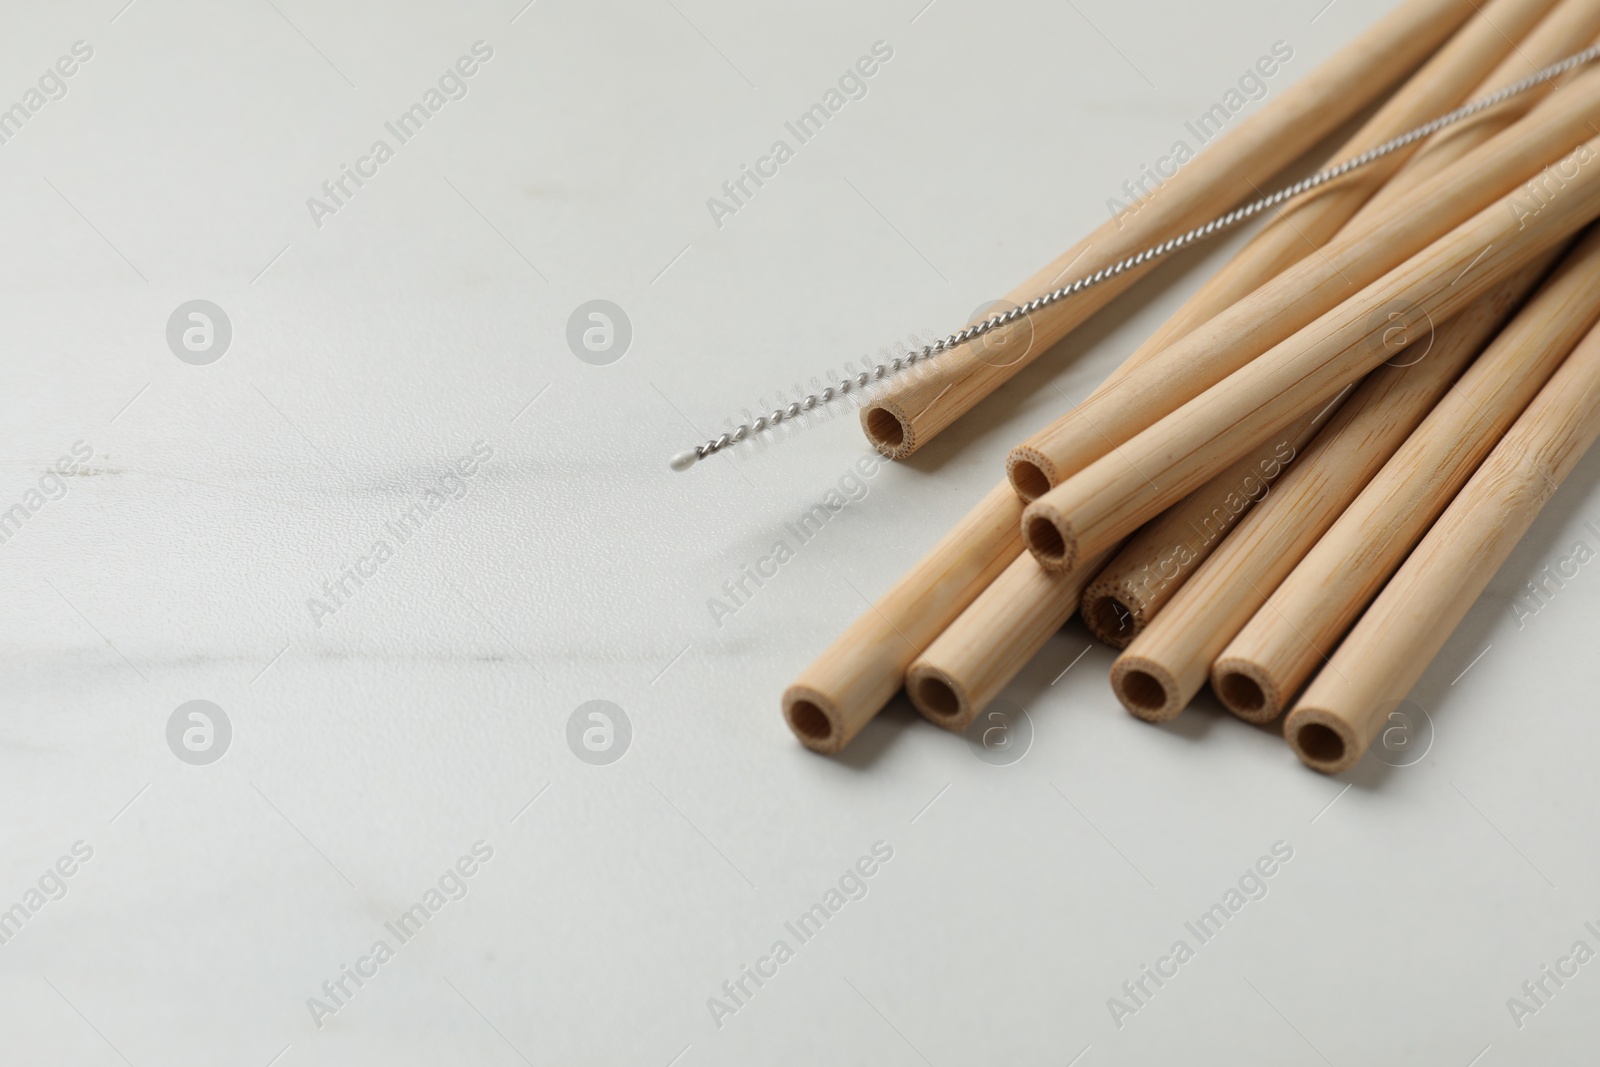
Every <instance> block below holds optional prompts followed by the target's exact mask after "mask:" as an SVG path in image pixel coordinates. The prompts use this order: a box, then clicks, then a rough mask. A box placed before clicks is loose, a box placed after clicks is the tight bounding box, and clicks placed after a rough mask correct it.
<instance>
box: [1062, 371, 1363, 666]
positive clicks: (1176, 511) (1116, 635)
mask: <svg viewBox="0 0 1600 1067" xmlns="http://www.w3.org/2000/svg"><path fill="white" fill-rule="evenodd" d="M1338 408H1339V404H1338V401H1337V400H1336V401H1334V402H1333V403H1330V404H1327V405H1325V406H1324V408H1323V410H1322V411H1320V412H1316V413H1314V414H1312V415H1308V416H1306V417H1305V418H1303V419H1300V420H1299V421H1297V422H1296V423H1295V424H1294V425H1292V426H1290V427H1289V428H1288V429H1287V430H1285V431H1284V432H1283V433H1282V434H1280V435H1277V436H1275V437H1274V438H1273V439H1271V440H1269V441H1268V442H1266V443H1265V444H1262V445H1259V446H1257V447H1256V448H1255V449H1254V450H1253V451H1252V452H1251V453H1250V455H1248V456H1246V457H1245V458H1244V459H1242V460H1240V461H1239V462H1237V463H1235V464H1234V465H1233V466H1232V467H1229V468H1228V469H1227V470H1226V471H1224V472H1223V473H1222V474H1219V475H1218V476H1217V477H1215V478H1213V479H1211V481H1209V482H1207V483H1206V484H1205V485H1203V486H1201V487H1200V488H1199V489H1197V490H1195V491H1194V492H1193V493H1191V494H1189V495H1188V496H1186V497H1184V498H1183V499H1182V500H1180V501H1179V502H1178V503H1176V504H1174V505H1173V506H1172V507H1170V508H1168V509H1167V510H1166V511H1163V512H1162V513H1161V514H1160V515H1157V516H1156V517H1155V518H1154V519H1152V520H1150V521H1149V522H1147V523H1145V525H1144V526H1142V527H1140V529H1139V532H1138V533H1136V534H1134V535H1133V537H1132V538H1131V539H1130V540H1129V541H1128V543H1127V544H1126V545H1124V546H1123V547H1122V549H1121V551H1119V552H1118V553H1117V554H1116V556H1115V557H1114V558H1113V559H1112V560H1111V562H1110V563H1108V564H1106V565H1105V567H1103V568H1101V569H1100V572H1099V573H1098V574H1096V575H1095V577H1094V580H1093V581H1092V582H1090V583H1089V584H1088V586H1087V587H1086V588H1085V589H1084V591H1083V598H1082V604H1081V609H1082V611H1083V622H1084V625H1085V626H1087V627H1088V628H1089V632H1090V633H1092V634H1094V635H1095V636H1096V637H1098V638H1099V639H1100V640H1101V641H1103V642H1105V643H1106V644H1108V645H1110V646H1111V647H1112V648H1127V647H1128V642H1130V641H1132V640H1133V639H1134V638H1135V637H1137V636H1138V635H1139V633H1140V632H1141V631H1143V630H1144V628H1145V627H1146V626H1148V625H1149V624H1150V621H1151V620H1152V619H1154V618H1155V617H1156V613H1157V612H1159V611H1161V610H1162V609H1163V608H1164V607H1165V606H1166V604H1167V602H1168V601H1170V600H1171V599H1172V598H1173V596H1174V595H1176V594H1177V592H1178V590H1179V589H1181V588H1182V587H1183V584H1184V581H1185V579H1186V578H1188V576H1189V575H1190V574H1192V573H1194V570H1195V568H1196V567H1198V566H1199V565H1200V563H1201V562H1203V561H1204V560H1205V559H1206V557H1208V556H1209V555H1210V554H1211V553H1212V552H1213V551H1214V550H1215V549H1216V547H1217V546H1218V545H1220V544H1223V543H1224V542H1223V538H1224V537H1226V536H1227V535H1228V531H1230V530H1232V529H1233V528H1234V526H1235V525H1236V524H1237V523H1238V522H1239V520H1240V519H1241V518H1242V517H1243V516H1245V515H1246V514H1248V513H1249V511H1250V509H1251V507H1252V505H1254V504H1255V503H1256V502H1257V501H1258V500H1261V499H1263V498H1265V497H1267V495H1268V493H1269V492H1270V490H1271V489H1272V488H1273V484H1274V483H1275V482H1276V481H1277V480H1278V479H1279V478H1280V477H1281V476H1282V475H1283V473H1284V472H1285V471H1286V470H1288V469H1289V465H1290V463H1292V462H1294V461H1295V460H1296V457H1297V456H1299V455H1300V453H1301V452H1303V451H1304V450H1305V448H1306V446H1307V445H1308V444H1309V443H1310V442H1311V439H1312V438H1313V437H1314V436H1315V435H1316V433H1317V431H1318V430H1320V429H1321V428H1322V426H1323V424H1324V423H1326V422H1327V421H1328V419H1329V418H1330V417H1332V415H1333V414H1334V412H1335V411H1336V410H1338Z"/></svg>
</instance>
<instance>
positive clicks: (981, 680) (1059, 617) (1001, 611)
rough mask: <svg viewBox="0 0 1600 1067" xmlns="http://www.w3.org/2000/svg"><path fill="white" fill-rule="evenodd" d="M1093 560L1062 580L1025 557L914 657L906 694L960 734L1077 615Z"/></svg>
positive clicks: (933, 719) (932, 718) (930, 716)
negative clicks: (1079, 598)
mask: <svg viewBox="0 0 1600 1067" xmlns="http://www.w3.org/2000/svg"><path fill="white" fill-rule="evenodd" d="M1104 561H1105V560H1104V557H1102V558H1101V559H1099V560H1094V561H1091V562H1090V563H1089V564H1088V565H1087V566H1084V567H1080V568H1078V569H1077V570H1075V571H1071V572H1069V573H1066V574H1050V573H1048V572H1046V571H1044V570H1041V569H1040V567H1039V564H1038V563H1036V562H1034V559H1033V557H1032V556H1030V555H1028V554H1027V553H1026V552H1024V553H1022V554H1020V555H1019V556H1018V557H1017V558H1016V559H1015V560H1013V561H1012V563H1011V566H1009V567H1007V568H1006V569H1005V572H1004V573H1003V574H1001V575H1000V577H998V578H996V579H995V580H994V584H993V585H991V586H989V588H987V589H985V590H984V591H983V592H982V593H980V594H979V595H978V599H977V600H974V601H973V602H972V606H971V607H969V608H967V610H966V611H963V612H962V613H961V615H960V616H959V617H957V618H956V620H955V621H954V622H952V623H951V624H950V625H949V627H947V628H946V629H945V631H944V633H942V634H940V635H939V636H938V638H937V639H936V640H935V641H934V642H933V644H931V645H929V646H928V650H927V651H926V652H924V653H923V654H922V655H920V656H918V657H917V658H916V659H915V660H914V661H913V662H912V664H911V668H910V670H908V671H907V672H906V695H907V696H909V697H910V698H911V703H912V704H913V705H915V706H916V709H917V710H918V711H920V712H922V714H923V715H924V716H926V717H927V718H928V719H929V721H931V722H933V723H936V724H937V725H939V726H943V727H944V728H945V729H947V730H954V731H956V732H958V733H959V732H960V731H962V730H965V729H966V728H967V727H968V726H970V725H972V720H973V719H975V718H977V717H978V713H979V712H980V711H982V710H983V709H984V708H985V707H986V706H988V704H989V701H991V700H993V699H994V698H995V697H996V696H998V695H999V693H1000V690H1002V689H1004V688H1005V687H1006V685H1007V684H1008V683H1009V682H1010V681H1011V679H1012V678H1015V677H1016V676H1017V672H1018V671H1020V670H1022V668H1023V667H1025V666H1027V664H1028V661H1029V660H1031V659H1032V658H1033V657H1034V654H1035V653H1037V652H1038V651H1039V650H1040V649H1041V648H1043V647H1044V646H1045V642H1047V641H1049V640H1050V635H1051V634H1054V633H1055V632H1056V631H1057V630H1059V629H1061V627H1062V626H1063V625H1064V624H1065V623H1066V621H1067V619H1069V618H1071V616H1072V613H1073V612H1074V611H1076V610H1077V609H1078V595H1079V593H1080V592H1082V590H1083V586H1084V583H1086V582H1087V581H1088V580H1089V579H1090V578H1092V577H1093V576H1094V572H1095V570H1096V566H1095V564H1097V563H1103V562H1104Z"/></svg>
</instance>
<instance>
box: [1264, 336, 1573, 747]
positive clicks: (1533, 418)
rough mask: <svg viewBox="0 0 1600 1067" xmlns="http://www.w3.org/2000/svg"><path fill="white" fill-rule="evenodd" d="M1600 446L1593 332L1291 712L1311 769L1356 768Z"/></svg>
mask: <svg viewBox="0 0 1600 1067" xmlns="http://www.w3.org/2000/svg"><path fill="white" fill-rule="evenodd" d="M1596 436H1600V333H1596V332H1593V331H1591V332H1590V334H1589V336H1588V337H1586V338H1585V339H1584V340H1583V342H1582V343H1581V344H1579V345H1578V347H1577V348H1576V349H1575V350H1574V351H1573V353H1572V354H1571V355H1570V356H1569V357H1568V358H1567V360H1566V362H1565V363H1563V364H1562V366H1561V369H1560V370H1558V371H1556V373H1555V376H1554V377H1552V378H1551V379H1550V382H1549V384H1548V385H1546V386H1545V387H1544V388H1543V389H1542V390H1540V391H1539V395H1538V396H1537V397H1536V398H1535V399H1534V401H1533V402H1532V403H1531V404H1529V405H1528V408H1527V410H1526V411H1524V412H1523V414H1522V417H1521V418H1519V419H1518V420H1517V421H1516V424H1515V425H1513V426H1512V427H1511V429H1510V431H1509V432H1507V434H1506V435H1505V438H1504V439H1503V440H1502V441H1501V442H1500V443H1499V444H1498V445H1496V446H1495V449H1494V451H1493V452H1491V453H1490V454H1489V457H1488V459H1486V460H1484V462H1483V465H1482V466H1481V467H1479V468H1478V470H1477V472H1476V473H1475V474H1473V476H1472V479H1471V481H1469V482H1467V484H1466V487H1465V488H1463V489H1462V491H1461V493H1460V495H1459V496H1457V497H1456V499H1455V500H1454V501H1452V502H1451V504H1450V506H1449V507H1448V508H1447V509H1446V510H1445V512H1444V514H1443V515H1441V516H1440V517H1439V521H1438V522H1437V523H1436V524H1434V526H1433V528H1432V529H1431V530H1429V531H1428V534H1427V536H1426V537H1424V538H1423V539H1422V542H1421V543H1420V544H1419V545H1418V546H1417V548H1416V551H1414V552H1412V553H1411V555H1410V557H1409V558H1408V559H1407V560H1406V561H1405V564H1404V566H1402V567H1401V568H1400V570H1399V571H1398V572H1397V573H1396V574H1395V576H1394V578H1393V579H1391V580H1390V582H1389V584H1388V586H1387V587H1386V588H1385V589H1384V590H1383V592H1382V594H1381V595H1379V597H1378V599H1377V600H1376V601H1375V602H1374V603H1373V605H1372V607H1371V608H1369V609H1368V610H1367V612H1366V614H1365V615H1363V616H1362V618H1361V621H1360V622H1359V623H1357V624H1356V626H1355V629H1353V630H1352V631H1351V632H1350V636H1349V637H1347V638H1345V640H1344V643H1343V644H1341V645H1340V646H1339V650H1338V651H1337V652H1336V653H1334V656H1333V659H1332V660H1330V661H1329V663H1328V665H1327V666H1326V667H1324V668H1323V669H1322V670H1321V671H1320V672H1318V674H1317V677H1316V680H1315V681H1313V682H1312V683H1311V685H1310V687H1308V688H1307V690H1306V693H1305V696H1304V697H1302V698H1301V700H1300V702H1299V703H1298V704H1297V705H1296V707H1295V709H1294V710H1293V711H1292V712H1290V713H1289V718H1288V719H1287V720H1286V722H1285V723H1284V731H1285V734H1286V736H1287V737H1288V739H1289V744H1290V745H1291V746H1292V747H1293V748H1294V751H1295V755H1297V756H1299V757H1300V759H1301V760H1302V761H1303V762H1304V763H1305V764H1306V765H1307V766H1308V767H1311V768H1313V769H1314V770H1318V771H1322V772H1324V773H1326V774H1337V773H1339V772H1340V771H1343V770H1347V769H1348V768H1350V767H1352V766H1354V765H1355V763H1356V761H1357V760H1359V759H1360V758H1361V756H1362V754H1363V753H1364V752H1365V751H1366V749H1367V746H1368V745H1369V744H1371V743H1372V739H1373V737H1375V736H1376V735H1377V733H1378V732H1379V731H1380V730H1381V729H1382V728H1383V725H1384V723H1385V722H1386V721H1387V715H1386V712H1387V711H1388V710H1390V709H1392V708H1393V706H1394V703H1393V702H1395V701H1398V700H1401V699H1403V698H1404V697H1405V695H1406V694H1407V693H1408V692H1410V691H1411V688H1412V686H1414V685H1415V684H1416V682H1417V679H1419V678H1421V677H1422V673H1423V671H1425V670H1427V668H1428V664H1429V663H1431V662H1432V661H1433V658H1434V656H1436V655H1438V653H1439V649H1441V648H1442V647H1444V643H1445V641H1446V640H1448V639H1449V637H1450V634H1451V632H1452V631H1453V630H1454V629H1455V628H1456V626H1457V625H1458V624H1459V623H1460V622H1461V619H1462V617H1463V616H1465V615H1466V613H1467V610H1468V609H1469V608H1471V607H1472V604H1473V601H1475V600H1477V598H1478V596H1479V594H1481V593H1482V592H1483V590H1484V587H1485V586H1487V585H1488V584H1489V580H1490V579H1491V578H1492V577H1493V576H1494V573H1495V571H1497V570H1498V569H1499V568H1500V566H1501V564H1503V563H1504V562H1505V561H1506V557H1507V556H1509V555H1510V554H1511V550H1512V549H1513V548H1515V547H1516V544H1517V542H1518V541H1519V540H1521V539H1522V535H1523V534H1525V533H1526V532H1527V531H1528V527H1530V526H1531V525H1533V520H1534V519H1535V518H1536V517H1537V516H1538V514H1539V510H1540V509H1541V508H1542V507H1543V506H1544V504H1545V502H1546V501H1547V500H1549V499H1550V497H1551V496H1552V495H1553V494H1554V493H1555V491H1556V488H1557V487H1558V486H1559V485H1560V484H1561V482H1562V481H1563V480H1564V479H1565V478H1566V476H1567V475H1568V474H1569V473H1570V472H1571V471H1572V468H1573V467H1574V466H1576V465H1577V462H1578V460H1579V459H1580V458H1582V456H1583V454H1584V452H1585V451H1587V450H1588V448H1589V446H1590V445H1592V444H1593V443H1594V440H1595V437H1596Z"/></svg>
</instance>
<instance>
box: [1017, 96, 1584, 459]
mask: <svg viewBox="0 0 1600 1067" xmlns="http://www.w3.org/2000/svg"><path fill="white" fill-rule="evenodd" d="M1597 111H1600V67H1596V68H1593V69H1590V70H1587V71H1585V73H1584V74H1583V75H1582V76H1581V77H1579V78H1577V79H1575V80H1573V81H1572V82H1571V83H1569V84H1568V85H1566V86H1564V87H1563V88H1562V89H1561V90H1560V91H1559V92H1557V93H1555V94H1553V95H1552V96H1550V97H1549V98H1548V99H1546V100H1545V101H1544V103H1542V104H1540V105H1539V106H1538V107H1537V108H1535V109H1534V110H1533V111H1531V112H1529V114H1528V115H1527V116H1526V117H1525V118H1523V119H1522V120H1521V121H1520V122H1517V123H1515V124H1513V125H1512V126H1510V127H1508V128H1507V129H1506V130H1504V131H1503V132H1502V133H1500V134H1499V135H1497V136H1496V137H1494V138H1492V139H1491V140H1489V141H1486V142H1485V143H1484V144H1482V145H1480V146H1479V147H1478V148H1477V149H1475V150H1474V151H1472V152H1470V153H1468V154H1467V155H1466V156H1464V157H1463V158H1462V159H1460V160H1458V161H1457V162H1456V163H1455V164H1454V165H1452V166H1451V167H1448V168H1446V169H1445V170H1443V171H1441V172H1440V173H1438V174H1436V175H1434V176H1433V177H1432V178H1429V179H1427V180H1426V181H1424V182H1422V183H1421V184H1420V185H1418V186H1416V187H1415V188H1413V189H1412V190H1411V191H1410V192H1409V193H1407V194H1406V195H1405V196H1404V197H1402V198H1400V199H1399V200H1398V201H1396V202H1395V204H1393V205H1392V206H1391V208H1390V209H1389V210H1388V211H1387V212H1385V213H1383V214H1381V215H1378V216H1375V217H1374V218H1372V219H1371V220H1370V221H1369V222H1368V224H1367V225H1366V226H1365V228H1362V229H1350V228H1347V229H1346V231H1345V232H1343V233H1341V234H1339V235H1338V236H1337V237H1335V238H1334V239H1333V240H1332V241H1330V242H1329V243H1328V244H1327V246H1326V247H1325V248H1324V249H1323V250H1322V252H1321V254H1319V255H1315V256H1308V257H1307V258H1305V259H1303V260H1301V261H1300V262H1299V263H1296V264H1295V265H1294V266H1292V267H1290V268H1289V269H1288V270H1286V271H1284V272H1283V273H1282V274H1280V275H1278V276H1277V277H1276V278H1274V279H1273V280H1272V281H1270V282H1268V283H1267V284H1265V285H1263V286H1262V287H1261V288H1259V289H1257V290H1256V291H1255V292H1253V293H1251V294H1250V295H1249V296H1247V297H1245V298H1244V299H1243V300H1241V301H1239V302H1238V303H1236V304H1234V305H1233V306H1231V307H1229V308H1228V309H1227V310H1226V311H1223V312H1222V313H1221V314H1219V315H1217V316H1216V317H1214V318H1213V319H1211V320H1210V321H1209V322H1207V323H1205V324H1204V325H1203V326H1200V327H1199V328H1198V329H1196V330H1194V331H1193V332H1191V333H1189V334H1188V335H1187V336H1185V337H1183V338H1182V339H1181V340H1179V341H1177V342H1175V343H1173V344H1172V345H1169V346H1168V347H1167V348H1165V349H1163V350H1162V351H1161V352H1159V353H1157V354H1156V355H1154V356H1153V357H1151V358H1150V359H1148V360H1146V361H1145V362H1144V363H1143V364H1141V365H1140V367H1139V368H1138V370H1137V371H1136V372H1130V373H1127V374H1124V375H1122V376H1121V377H1120V378H1119V379H1118V380H1117V381H1114V382H1108V383H1107V385H1106V387H1105V388H1103V389H1101V390H1098V391H1097V392H1096V394H1095V395H1094V396H1092V397H1090V398H1088V399H1086V400H1084V401H1083V402H1082V403H1080V404H1078V405H1077V407H1075V408H1073V409H1072V410H1071V411H1070V412H1068V413H1067V414H1066V415H1064V416H1063V417H1062V418H1060V419H1058V420H1057V421H1056V422H1054V423H1052V424H1051V425H1050V426H1049V427H1047V428H1046V429H1045V430H1044V431H1043V432H1042V433H1040V434H1037V435H1035V436H1034V437H1033V438H1032V439H1031V445H1030V447H1029V448H1028V449H1027V450H1026V454H1025V455H1019V456H1014V457H1013V460H1014V462H1013V463H1012V464H1011V466H1012V474H1013V476H1014V477H1015V478H1016V479H1017V480H1018V481H1019V482H1020V481H1022V480H1023V479H1022V476H1021V473H1020V472H1021V471H1022V470H1023V469H1024V468H1023V463H1024V462H1026V463H1028V464H1031V465H1032V467H1033V468H1034V470H1033V471H1032V472H1030V473H1028V474H1027V478H1028V479H1036V480H1037V481H1038V483H1039V487H1041V488H1042V487H1043V485H1044V484H1049V485H1051V486H1058V485H1060V484H1061V483H1062V482H1063V481H1064V480H1065V479H1066V478H1067V477H1068V476H1069V475H1072V474H1074V473H1076V472H1078V471H1080V470H1082V469H1084V468H1085V467H1087V466H1088V465H1089V464H1090V463H1092V462H1093V461H1095V460H1097V459H1099V458H1100V457H1101V456H1103V455H1105V454H1106V453H1108V452H1110V451H1111V450H1112V449H1113V448H1115V447H1117V446H1118V445H1120V444H1122V443H1123V442H1125V441H1127V440H1128V439H1129V438H1131V437H1132V436H1133V435H1134V434H1136V433H1138V432H1139V431H1140V430H1143V429H1145V428H1146V427H1147V426H1149V425H1150V424H1151V423H1153V422H1154V421H1155V420H1156V419H1158V418H1160V417H1162V416H1163V415H1165V414H1167V413H1169V412H1171V411H1175V410H1176V409H1177V408H1178V407H1180V406H1181V405H1182V404H1184V403H1186V402H1187V401H1189V400H1191V399H1193V398H1194V397H1196V396H1198V395H1200V394H1201V393H1202V392H1204V391H1205V390H1206V389H1208V388H1210V387H1211V386H1213V385H1215V384H1216V383H1217V382H1219V381H1221V380H1222V379H1223V378H1225V377H1226V376H1227V375H1229V374H1231V373H1232V372H1233V371H1235V370H1237V369H1239V367H1241V366H1243V365H1244V364H1245V363H1247V362H1249V361H1250V360H1251V359H1254V358H1255V357H1256V356H1257V355H1259V354H1260V353H1262V352H1265V351H1266V350H1267V349H1269V348H1271V347H1272V346H1273V345H1276V344H1278V343H1279V342H1281V341H1283V340H1284V339H1285V338H1287V337H1288V336H1290V335H1291V334H1293V333H1294V332H1295V331H1297V330H1299V329H1301V328H1302V327H1304V326H1306V325H1307V324H1308V323H1310V322H1311V321H1312V320H1314V319H1315V318H1317V316H1319V315H1322V314H1324V313H1325V312H1327V311H1328V310H1329V309H1331V308H1333V307H1335V306H1337V305H1338V304H1339V303H1340V302H1342V301H1344V300H1345V299H1347V298H1348V297H1349V296H1350V295H1351V293H1352V292H1354V291H1355V290H1357V289H1359V288H1361V287H1362V286H1365V285H1367V284H1369V283H1371V282H1372V281H1374V280H1376V279H1377V278H1379V277H1381V276H1382V275H1383V274H1384V273H1386V272H1387V271H1389V270H1392V269H1393V268H1394V267H1395V266H1397V265H1399V264H1400V263H1402V262H1404V261H1405V260H1406V259H1407V258H1409V257H1410V256H1412V255H1414V254H1416V253H1417V252H1418V251H1420V250H1421V249H1423V248H1425V247H1427V245H1428V244H1429V243H1430V242H1432V241H1435V240H1437V239H1438V238H1439V237H1441V236H1442V235H1444V234H1445V233H1448V232H1449V231H1450V230H1451V229H1452V228H1454V227H1455V226H1457V225H1459V224H1460V223H1461V222H1462V221H1464V220H1465V219H1467V218H1468V217H1470V216H1471V215H1472V214H1473V213H1474V212H1476V211H1478V210H1480V209H1481V208H1483V207H1485V206H1486V205H1488V204H1491V203H1494V202H1495V201H1496V200H1499V199H1501V198H1502V197H1504V196H1506V195H1507V194H1508V193H1511V192H1513V191H1515V190H1516V188H1517V187H1518V186H1519V185H1520V184H1521V183H1522V182H1525V181H1527V180H1528V179H1529V178H1531V177H1532V176H1533V175H1535V174H1537V173H1538V172H1539V170H1540V168H1542V167H1544V166H1546V165H1548V164H1551V163H1554V162H1556V161H1557V160H1559V159H1560V158H1562V157H1563V156H1564V155H1566V154H1567V153H1569V152H1570V151H1571V150H1572V147H1573V146H1574V145H1575V144H1578V143H1579V142H1581V141H1583V140H1585V139H1586V138H1588V137H1592V136H1594V129H1593V127H1592V126H1591V123H1592V122H1593V121H1594V116H1595V114H1596V112H1597Z"/></svg>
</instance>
